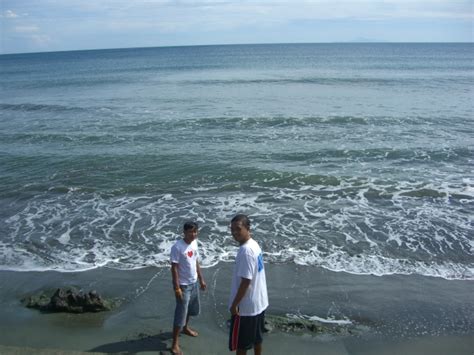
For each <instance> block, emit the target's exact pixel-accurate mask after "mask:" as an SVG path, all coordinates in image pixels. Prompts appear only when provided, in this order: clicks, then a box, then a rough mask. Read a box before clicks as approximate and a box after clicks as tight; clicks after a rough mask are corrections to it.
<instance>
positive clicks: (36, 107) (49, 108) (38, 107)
mask: <svg viewBox="0 0 474 355" xmlns="http://www.w3.org/2000/svg"><path fill="white" fill-rule="evenodd" d="M0 110H4V111H25V112H36V111H43V112H69V111H85V110H87V109H86V108H83V107H78V106H64V105H50V104H33V103H23V104H0Z"/></svg>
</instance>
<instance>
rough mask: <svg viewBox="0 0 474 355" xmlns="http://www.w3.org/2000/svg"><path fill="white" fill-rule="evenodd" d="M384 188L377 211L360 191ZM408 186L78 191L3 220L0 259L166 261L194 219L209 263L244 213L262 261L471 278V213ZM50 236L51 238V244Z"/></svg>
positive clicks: (229, 250)
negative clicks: (110, 194)
mask: <svg viewBox="0 0 474 355" xmlns="http://www.w3.org/2000/svg"><path fill="white" fill-rule="evenodd" d="M464 183H470V181H469V182H464ZM255 188H257V187H255ZM429 188H432V189H433V188H435V186H429ZM443 188H446V187H443ZM384 189H385V190H386V191H387V192H385V193H381V195H384V194H385V195H386V196H385V197H384V198H383V199H382V200H381V201H382V202H381V203H384V204H387V203H391V207H390V208H384V209H381V208H380V207H379V206H378V205H377V203H378V200H377V199H375V200H374V199H371V198H368V197H367V196H368V194H370V193H371V191H376V190H377V191H381V190H384ZM390 189H391V190H392V191H395V192H394V193H393V194H392V195H389V194H390V192H389V191H388V190H390ZM416 189H420V184H416V183H409V182H405V183H403V184H400V185H398V186H396V188H393V187H383V186H381V185H380V184H379V185H376V183H375V182H374V181H367V182H366V184H365V185H364V184H361V182H360V181H357V180H352V181H349V180H348V181H343V182H342V183H341V184H340V185H339V186H309V185H295V187H294V188H291V189H290V188H286V189H281V188H277V187H272V186H268V187H259V191H258V192H256V193H253V194H247V193H235V192H234V193H228V192H219V191H217V192H216V193H213V194H212V195H209V194H206V191H201V192H199V191H195V192H194V194H195V195H194V196H193V198H192V199H190V198H188V197H187V196H184V197H180V196H177V195H174V194H170V193H167V194H163V195H159V196H154V197H153V196H138V197H119V198H115V199H114V198H104V197H101V196H99V195H84V194H81V193H78V192H71V193H68V194H66V195H62V196H60V197H59V198H58V197H57V196H54V195H53V196H50V197H48V198H44V197H42V196H38V197H37V198H35V199H33V200H31V201H30V202H29V203H28V204H27V206H26V207H25V209H24V210H22V211H20V212H18V213H17V214H14V215H13V216H11V217H9V218H8V219H7V220H6V225H7V227H8V230H9V235H8V236H7V238H4V240H3V241H2V243H3V244H2V245H1V249H0V264H1V265H2V266H1V268H3V269H12V270H48V269H54V270H62V271H73V270H87V269H91V268H96V267H101V266H107V267H114V268H119V269H134V268H141V267H145V266H150V265H156V266H159V267H161V266H167V265H168V260H169V251H170V249H171V246H172V244H173V243H174V241H176V240H177V239H178V238H180V237H181V225H182V223H183V222H184V221H185V220H188V219H194V220H196V221H198V222H199V223H200V225H201V232H200V237H199V238H200V239H199V243H200V249H201V257H202V264H203V267H210V266H213V265H216V264H217V263H219V262H222V261H223V262H226V261H231V260H233V258H234V257H235V252H236V250H237V248H236V245H235V244H234V242H233V241H232V238H231V237H230V233H229V229H228V225H229V221H230V219H231V217H232V216H233V215H235V214H236V213H240V212H246V213H249V214H250V215H251V218H252V221H253V225H252V228H253V234H254V236H255V238H257V239H258V240H259V241H260V242H261V244H262V246H263V248H264V250H265V255H266V260H267V262H292V263H296V264H301V265H314V266H319V267H323V268H326V269H329V270H332V271H337V272H348V273H353V274H364V275H365V274H372V275H378V276H382V275H387V274H421V275H427V276H434V277H442V278H446V279H474V265H473V264H472V263H468V262H466V261H462V259H464V260H467V259H469V258H470V257H471V256H472V254H473V250H474V243H473V241H472V238H471V236H470V231H471V225H472V218H471V217H468V216H466V215H465V214H461V213H455V212H453V209H455V208H462V207H455V206H452V205H451V204H448V205H447V202H446V201H445V200H444V199H442V201H440V202H437V201H436V200H435V201H434V202H433V201H432V200H426V201H424V200H421V204H420V200H413V198H412V197H410V196H408V197H407V196H403V195H402V194H401V191H413V190H416ZM352 190H354V191H355V193H353V192H352ZM328 192H330V193H329V194H328ZM387 195H388V196H387ZM471 203H472V201H471ZM381 221H382V222H381ZM426 230H429V231H430V233H429V234H427V233H426V232H425V231H426ZM54 239H55V240H56V241H58V242H59V243H57V244H52V240H54ZM395 246H396V248H394V247H395ZM456 257H461V260H460V261H457V260H456Z"/></svg>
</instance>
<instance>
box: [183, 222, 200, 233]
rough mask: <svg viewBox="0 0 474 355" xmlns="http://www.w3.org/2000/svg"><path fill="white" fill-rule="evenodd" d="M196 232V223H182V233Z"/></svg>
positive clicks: (197, 227) (197, 226)
mask: <svg viewBox="0 0 474 355" xmlns="http://www.w3.org/2000/svg"><path fill="white" fill-rule="evenodd" d="M190 229H191V230H198V229H199V225H198V224H197V223H196V222H193V221H187V222H186V223H184V225H183V231H187V230H190Z"/></svg>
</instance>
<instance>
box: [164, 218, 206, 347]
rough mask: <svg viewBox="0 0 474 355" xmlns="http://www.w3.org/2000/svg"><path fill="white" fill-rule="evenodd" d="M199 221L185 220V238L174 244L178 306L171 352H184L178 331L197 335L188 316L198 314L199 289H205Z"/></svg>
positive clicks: (173, 264) (173, 263)
mask: <svg viewBox="0 0 474 355" xmlns="http://www.w3.org/2000/svg"><path fill="white" fill-rule="evenodd" d="M198 228H199V227H198V224H197V223H195V222H186V223H185V224H184V227H183V233H184V238H183V239H180V240H178V241H177V242H176V243H175V244H174V245H173V247H172V248H171V276H172V278H173V288H174V292H175V296H176V308H175V311H174V321H173V345H172V346H171V353H173V354H181V353H182V352H181V349H180V348H179V341H178V338H179V333H180V332H181V329H182V332H183V333H184V334H186V335H189V336H192V337H197V336H198V333H197V332H196V331H195V330H193V329H191V328H190V327H189V326H188V323H189V317H190V316H197V315H198V314H199V311H200V303H199V290H198V286H197V281H198V280H199V284H200V286H201V290H205V289H206V282H205V281H204V278H203V277H202V274H201V268H200V266H199V252H198V245H197V242H196V239H197V235H198Z"/></svg>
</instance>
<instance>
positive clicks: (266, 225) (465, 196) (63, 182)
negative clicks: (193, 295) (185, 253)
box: [0, 43, 474, 280]
mask: <svg viewBox="0 0 474 355" xmlns="http://www.w3.org/2000/svg"><path fill="white" fill-rule="evenodd" d="M0 75H1V83H0V88H1V89H0V90H1V91H0V93H1V95H0V220H1V223H0V269H1V270H13V271H33V270H57V271H63V272H66V271H81V270H89V269H94V268H98V267H101V266H107V267H110V268H115V269H137V268H143V267H146V266H152V265H156V266H159V267H165V266H167V265H168V259H169V251H170V248H171V246H172V244H173V243H174V241H176V239H177V238H179V237H180V236H181V231H182V225H183V223H184V222H185V221H187V220H195V221H197V222H198V223H199V224H200V234H199V243H200V250H201V262H202V264H203V265H204V266H205V267H207V266H212V265H216V264H217V263H219V262H227V261H232V260H233V257H234V255H235V253H236V250H237V247H236V245H235V242H233V240H232V237H231V235H230V230H229V222H230V219H231V218H232V217H233V215H235V214H236V213H246V214H248V215H250V217H251V220H252V223H253V225H252V233H253V236H254V237H255V239H257V240H258V241H259V243H260V244H261V246H262V248H263V249H264V251H265V254H264V257H265V261H266V263H274V264H282V263H283V264H285V263H288V264H298V265H315V266H319V267H322V268H325V269H328V270H332V271H345V272H348V273H352V274H364V275H365V274H372V275H389V274H416V275H426V276H434V277H441V278H445V279H450V280H454V279H455V280H473V279H474V257H473V255H474V228H473V216H474V174H473V171H474V165H473V162H474V138H473V137H474V128H473V127H474V114H473V108H474V104H473V97H474V96H473V89H474V86H473V79H474V45H473V44H441V43H440V44H401V43H400V44H382V43H378V44H377V43H375V44H357V43H354V44H274V45H273V44H272V45H226V46H190V47H160V48H137V49H114V50H93V51H71V52H55V53H36V54H14V55H2V56H0Z"/></svg>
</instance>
